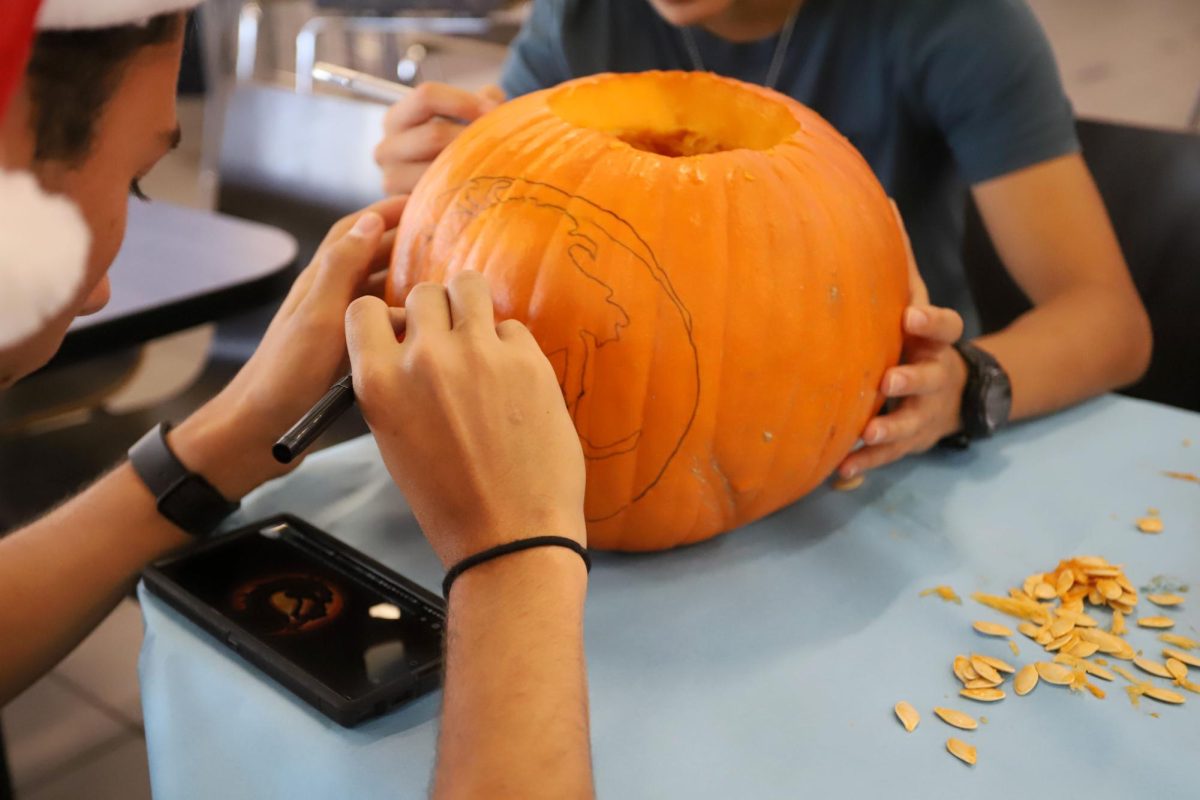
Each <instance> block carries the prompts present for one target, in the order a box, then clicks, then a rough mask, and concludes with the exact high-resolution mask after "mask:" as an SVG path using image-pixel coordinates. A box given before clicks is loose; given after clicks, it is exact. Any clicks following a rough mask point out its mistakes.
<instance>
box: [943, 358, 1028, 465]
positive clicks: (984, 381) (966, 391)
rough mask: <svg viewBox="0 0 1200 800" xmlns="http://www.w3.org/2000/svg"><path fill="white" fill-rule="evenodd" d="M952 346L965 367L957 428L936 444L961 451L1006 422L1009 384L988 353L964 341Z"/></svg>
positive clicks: (1009, 408)
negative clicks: (965, 380)
mask: <svg viewBox="0 0 1200 800" xmlns="http://www.w3.org/2000/svg"><path fill="white" fill-rule="evenodd" d="M954 349H955V350H957V351H958V354H959V355H960V356H961V357H962V359H963V361H964V362H965V363H966V367H967V382H966V385H965V386H964V387H963V393H962V404H961V408H960V414H959V418H960V423H961V428H960V429H959V431H958V432H957V433H954V434H951V435H950V436H947V437H945V438H944V439H942V440H941V441H940V442H939V443H938V444H940V445H941V446H942V447H948V448H951V449H955V450H963V449H966V448H967V447H968V446H969V445H970V443H971V442H972V441H974V440H975V439H986V438H988V437H989V436H991V435H992V434H993V433H995V432H996V430H997V429H999V428H1002V427H1004V426H1005V425H1007V424H1008V417H1009V413H1010V412H1011V410H1012V385H1011V384H1010V383H1009V380H1008V373H1006V372H1005V371H1004V367H1002V366H1001V365H1000V362H999V361H997V360H996V357H995V356H993V355H992V354H991V353H989V352H987V351H986V350H983V349H981V348H979V347H976V346H975V345H974V344H972V343H970V342H965V341H963V342H958V343H957V344H955V345H954Z"/></svg>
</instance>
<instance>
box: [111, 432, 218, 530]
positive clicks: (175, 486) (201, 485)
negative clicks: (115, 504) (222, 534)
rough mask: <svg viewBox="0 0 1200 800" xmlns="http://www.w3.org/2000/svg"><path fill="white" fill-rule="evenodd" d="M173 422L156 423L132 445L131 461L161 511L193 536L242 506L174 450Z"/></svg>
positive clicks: (213, 526) (216, 524) (210, 527)
mask: <svg viewBox="0 0 1200 800" xmlns="http://www.w3.org/2000/svg"><path fill="white" fill-rule="evenodd" d="M169 430H171V423H169V422H163V423H160V424H158V425H155V426H154V427H153V428H151V429H150V430H149V431H147V432H146V435H145V436H143V437H142V438H141V439H138V441H137V442H136V443H135V444H134V445H133V447H131V448H129V464H130V466H132V467H133V471H134V472H135V473H137V476H138V477H139V478H141V480H142V483H144V484H146V488H148V489H149V490H150V493H151V494H153V495H154V502H155V505H156V506H157V507H158V513H160V514H162V515H163V516H164V517H166V518H167V519H168V520H170V521H171V522H172V523H173V524H174V525H176V526H177V527H179V528H181V529H182V530H183V531H185V532H186V533H190V534H191V535H193V536H207V535H208V534H210V533H212V532H213V531H214V530H216V528H217V526H218V525H220V524H221V522H222V521H223V520H224V519H225V518H226V517H228V516H229V515H230V514H232V513H233V512H234V511H237V509H238V505H239V504H238V503H234V502H230V501H229V500H226V499H225V497H224V496H222V495H221V493H220V492H219V491H217V489H216V488H215V487H214V486H213V485H212V484H211V483H209V482H208V481H206V480H205V479H204V478H202V477H201V476H199V475H197V474H196V473H194V472H192V471H191V470H189V469H188V468H187V467H186V466H185V465H184V464H183V463H182V462H181V461H180V460H179V458H178V457H177V456H176V455H175V453H174V452H173V451H172V450H171V445H170V444H168V443H167V432H168V431H169Z"/></svg>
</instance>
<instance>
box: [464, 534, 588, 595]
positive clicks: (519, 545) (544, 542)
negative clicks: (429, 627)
mask: <svg viewBox="0 0 1200 800" xmlns="http://www.w3.org/2000/svg"><path fill="white" fill-rule="evenodd" d="M534 547H565V548H567V549H568V550H574V551H575V552H576V553H578V554H579V557H580V558H582V559H583V566H584V567H585V568H586V569H587V571H588V572H591V571H592V559H591V557H590V556H589V555H588V551H587V548H585V547H584V546H583V545H581V544H580V543H579V542H577V541H575V540H574V539H568V538H567V537H565V536H534V537H532V538H529V539H517V540H516V541H515V542H506V543H505V544H499V545H496V546H495V547H490V548H488V549H487V550H484V551H483V552H481V553H476V554H475V555H473V556H467V557H466V558H464V559H463V560H462V561H460V562H458V563H457V564H455V565H454V566H453V567H451V568H450V571H449V572H447V573H446V578H445V579H444V580H443V581H442V597H444V598H446V599H447V600H449V599H450V587H451V586H453V585H454V582H455V581H456V580H458V576H459V575H462V574H463V573H464V572H466V571H467V570H469V569H470V568H471V567H478V566H479V565H480V564H483V563H486V562H488V561H491V560H492V559H494V558H500V556H506V555H508V554H510V553H518V552H520V551H522V550H531V549H533V548H534Z"/></svg>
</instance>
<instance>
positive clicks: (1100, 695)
mask: <svg viewBox="0 0 1200 800" xmlns="http://www.w3.org/2000/svg"><path fill="white" fill-rule="evenodd" d="M1083 688H1085V689H1087V690H1088V691H1089V692H1091V693H1092V697H1095V698H1096V699H1097V700H1103V699H1104V697H1105V695H1104V690H1103V689H1101V688H1100V687H1099V686H1097V685H1096V684H1094V683H1085V684H1084V685H1083Z"/></svg>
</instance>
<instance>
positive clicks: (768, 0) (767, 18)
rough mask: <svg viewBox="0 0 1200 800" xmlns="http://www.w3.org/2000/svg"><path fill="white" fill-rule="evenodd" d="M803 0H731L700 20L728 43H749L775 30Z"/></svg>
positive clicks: (777, 30)
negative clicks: (723, 6)
mask: <svg viewBox="0 0 1200 800" xmlns="http://www.w3.org/2000/svg"><path fill="white" fill-rule="evenodd" d="M806 1H807V0H734V2H733V3H730V4H729V7H728V8H727V9H725V10H724V11H722V12H721V13H720V14H718V15H717V16H715V17H713V18H712V19H710V20H706V21H705V22H704V23H703V27H704V28H705V29H706V30H708V31H709V32H710V33H714V34H716V35H717V36H720V37H721V38H722V39H728V40H729V41H731V42H752V41H755V40H756V39H765V38H767V37H768V36H772V35H774V34H776V33H779V31H780V30H782V29H783V26H784V23H786V22H787V20H788V17H789V16H791V14H792V12H793V11H795V10H796V9H798V8H799V7H800V6H802V5H803V4H804V3H805V2H806Z"/></svg>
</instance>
